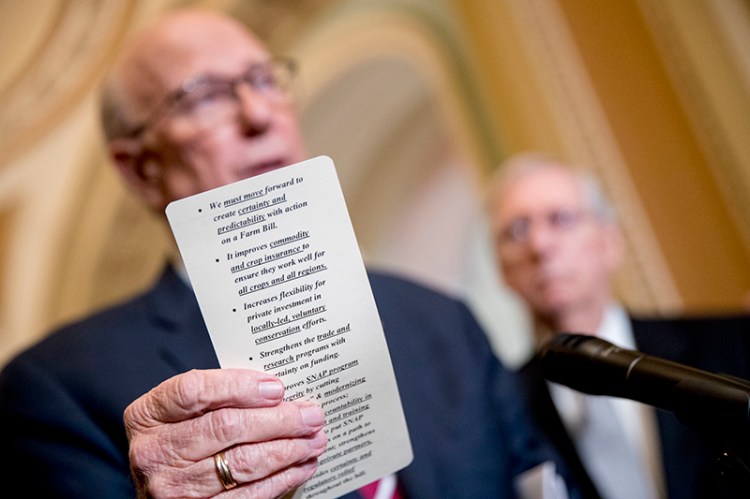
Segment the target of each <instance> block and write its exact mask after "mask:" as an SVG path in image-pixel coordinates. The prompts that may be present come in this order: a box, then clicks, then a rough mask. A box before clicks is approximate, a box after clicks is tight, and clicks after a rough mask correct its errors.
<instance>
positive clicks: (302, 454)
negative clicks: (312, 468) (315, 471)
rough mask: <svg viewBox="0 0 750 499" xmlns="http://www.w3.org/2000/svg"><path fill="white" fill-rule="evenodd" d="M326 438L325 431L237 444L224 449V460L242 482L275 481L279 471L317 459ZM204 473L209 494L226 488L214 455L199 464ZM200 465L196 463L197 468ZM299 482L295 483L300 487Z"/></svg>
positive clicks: (323, 447) (324, 445)
mask: <svg viewBox="0 0 750 499" xmlns="http://www.w3.org/2000/svg"><path fill="white" fill-rule="evenodd" d="M326 444H327V438H326V435H325V432H323V431H322V430H321V431H319V432H317V433H315V434H313V435H310V436H308V437H306V438H294V439H286V440H274V441H271V442H264V443H261V444H247V445H238V446H236V447H233V448H231V449H227V450H225V451H224V459H225V462H226V463H227V466H228V468H229V470H230V472H231V474H232V478H233V479H234V481H235V482H237V483H238V484H239V485H242V484H247V483H250V482H258V481H262V480H268V479H271V480H272V481H273V480H275V479H276V478H274V477H276V475H278V474H279V470H285V469H287V468H290V467H294V466H298V465H299V464H300V463H306V462H315V461H316V459H317V458H318V457H319V456H320V455H321V454H323V452H325V449H326ZM199 466H200V468H201V471H196V473H197V474H198V476H204V475H205V479H204V480H203V481H202V483H205V484H207V485H209V486H213V487H212V488H211V489H209V493H211V494H215V493H218V492H221V490H223V485H222V484H221V481H220V480H219V476H218V473H217V469H216V463H215V462H214V459H213V457H212V458H211V459H209V460H203V461H202V462H201V463H199ZM197 467H198V466H196V468H197ZM297 485H299V484H295V486H297Z"/></svg>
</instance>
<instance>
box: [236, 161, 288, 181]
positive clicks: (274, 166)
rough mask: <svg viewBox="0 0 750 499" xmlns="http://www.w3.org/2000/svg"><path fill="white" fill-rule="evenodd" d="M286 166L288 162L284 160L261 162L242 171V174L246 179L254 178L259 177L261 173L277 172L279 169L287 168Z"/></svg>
mask: <svg viewBox="0 0 750 499" xmlns="http://www.w3.org/2000/svg"><path fill="white" fill-rule="evenodd" d="M288 164H289V162H288V161H286V160H284V159H274V160H270V161H263V162H259V163H255V164H254V165H252V166H249V167H247V168H245V169H243V173H245V174H246V175H245V176H246V177H254V176H255V175H260V174H261V173H266V172H270V171H273V170H278V169H279V168H282V167H284V166H287V165H288Z"/></svg>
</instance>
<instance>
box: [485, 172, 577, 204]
mask: <svg viewBox="0 0 750 499" xmlns="http://www.w3.org/2000/svg"><path fill="white" fill-rule="evenodd" d="M585 202H586V200H585V193H584V189H583V184H582V182H581V181H580V180H579V178H578V177H577V176H576V175H575V174H574V173H573V172H570V171H567V170H564V169H561V168H544V169H540V170H536V171H533V172H528V173H526V174H524V175H521V176H519V177H517V178H515V179H514V180H513V181H511V182H510V183H509V184H508V185H506V187H505V189H504V190H503V192H502V195H501V196H500V207H501V211H516V210H524V211H537V210H538V211H543V210H545V209H547V208H559V207H565V208H578V207H583V205H584V204H585Z"/></svg>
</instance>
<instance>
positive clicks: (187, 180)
mask: <svg viewBox="0 0 750 499" xmlns="http://www.w3.org/2000/svg"><path fill="white" fill-rule="evenodd" d="M170 29H171V31H169V30H165V31H164V32H163V33H159V34H158V35H154V37H152V43H151V44H150V45H149V46H148V49H147V50H144V51H143V53H144V54H145V56H141V57H140V59H138V58H136V63H135V64H132V66H133V67H132V73H133V76H132V77H130V78H129V79H128V80H127V84H130V85H131V86H130V88H131V89H132V90H131V95H135V96H136V97H137V102H136V104H137V106H135V107H136V108H140V109H141V110H142V112H141V113H140V114H141V115H143V116H144V117H145V118H144V120H143V122H144V123H146V124H147V126H146V128H145V129H144V131H143V133H142V134H141V136H140V140H141V142H142V154H141V155H140V157H139V162H140V163H138V164H137V165H136V167H137V168H138V172H137V173H138V175H140V177H141V178H142V180H143V182H142V185H140V186H138V187H137V189H138V190H139V191H140V192H141V194H142V195H143V197H144V199H145V200H146V202H147V203H148V204H149V205H150V206H151V207H152V208H154V209H156V210H157V211H163V209H164V208H165V207H166V205H167V204H168V203H169V202H171V201H173V200H175V199H180V198H184V197H186V196H190V195H192V194H196V193H199V192H203V191H206V190H208V189H212V188H215V187H219V186H222V185H225V184H229V183H232V182H235V181H237V180H241V179H244V178H248V177H252V176H254V175H258V174H260V173H263V172H266V171H269V170H273V169H276V168H280V167H282V166H286V165H290V164H293V163H296V162H298V161H302V160H303V159H305V158H306V153H305V150H304V146H303V143H302V139H301V136H300V132H299V126H298V122H297V117H296V114H295V109H294V107H293V103H292V101H291V99H290V98H289V96H288V94H287V93H285V92H284V91H273V89H271V90H269V89H268V88H266V87H264V82H267V81H268V80H266V79H264V77H263V76H262V75H261V76H259V77H257V80H258V85H253V84H249V83H248V81H251V82H252V81H255V80H253V79H252V78H250V79H246V80H245V81H243V82H241V83H237V84H234V85H233V84H232V83H228V82H232V81H234V82H237V81H238V79H239V78H240V77H241V76H242V75H243V74H248V70H250V71H251V73H249V74H255V73H252V71H256V70H258V68H262V66H259V64H263V63H266V62H268V61H269V60H270V59H271V57H270V55H269V54H268V52H267V51H266V49H265V48H264V47H263V45H262V44H261V43H260V42H259V41H258V40H256V39H254V38H252V37H250V36H249V35H248V34H247V33H245V32H244V31H242V30H240V29H239V28H238V27H237V26H235V25H233V24H229V25H225V24H222V23H221V21H216V20H211V21H210V22H208V23H205V22H197V23H196V22H192V24H191V22H187V23H182V24H177V25H176V26H171V27H170ZM154 40H155V41H154ZM142 50H143V49H142ZM195 81H203V82H205V81H208V82H212V83H209V85H218V86H217V87H210V88H219V89H221V88H224V89H226V88H230V89H234V95H233V96H229V97H227V94H226V93H225V94H222V95H223V96H220V98H221V99H224V100H223V102H224V103H223V104H222V106H223V107H220V108H219V109H220V111H219V112H214V111H211V110H212V109H213V107H216V102H217V101H218V99H219V97H217V96H216V95H215V91H214V90H206V89H205V87H195V86H192V85H193V84H194V82H195ZM186 82H188V83H187V84H186ZM222 85H223V87H222ZM181 88H184V89H186V90H190V91H191V93H186V92H180V91H179V89H181ZM178 94H182V95H180V97H179V99H178V100H175V99H174V96H175V95H178ZM197 95H202V97H200V98H196V96H197ZM206 110H208V111H206ZM212 113H213V114H212ZM204 115H208V116H210V119H207V118H205V116H204Z"/></svg>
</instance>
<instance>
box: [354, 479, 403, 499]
mask: <svg viewBox="0 0 750 499" xmlns="http://www.w3.org/2000/svg"><path fill="white" fill-rule="evenodd" d="M357 492H359V495H361V496H362V499H404V496H403V495H402V494H401V491H400V490H399V488H398V484H397V483H396V475H388V476H386V477H384V478H381V479H380V480H377V481H375V482H372V483H368V484H367V485H365V486H364V487H361V488H359V489H358V490H357Z"/></svg>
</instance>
